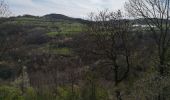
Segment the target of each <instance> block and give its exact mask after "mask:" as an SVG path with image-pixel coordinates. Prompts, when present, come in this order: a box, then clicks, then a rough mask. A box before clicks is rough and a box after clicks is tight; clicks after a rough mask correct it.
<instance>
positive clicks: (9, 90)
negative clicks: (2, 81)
mask: <svg viewBox="0 0 170 100" xmlns="http://www.w3.org/2000/svg"><path fill="white" fill-rule="evenodd" d="M0 100H24V99H23V96H22V92H21V91H20V90H19V89H18V88H14V87H10V86H1V87H0Z"/></svg>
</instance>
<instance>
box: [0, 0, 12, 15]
mask: <svg viewBox="0 0 170 100" xmlns="http://www.w3.org/2000/svg"><path fill="white" fill-rule="evenodd" d="M9 15H10V11H9V7H8V5H7V3H6V2H5V0H1V1H0V17H7V16H9Z"/></svg>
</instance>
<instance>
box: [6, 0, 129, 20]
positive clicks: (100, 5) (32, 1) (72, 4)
mask: <svg viewBox="0 0 170 100" xmlns="http://www.w3.org/2000/svg"><path fill="white" fill-rule="evenodd" d="M125 1H126V0H7V2H8V3H9V6H10V8H11V10H12V12H13V13H14V14H15V15H23V14H33V15H38V16H42V15H45V14H49V13H59V14H65V15H68V16H71V17H81V18H84V17H86V15H87V14H88V13H89V12H91V11H93V12H96V11H99V10H103V9H106V8H108V9H110V10H115V9H121V8H123V4H124V2H125Z"/></svg>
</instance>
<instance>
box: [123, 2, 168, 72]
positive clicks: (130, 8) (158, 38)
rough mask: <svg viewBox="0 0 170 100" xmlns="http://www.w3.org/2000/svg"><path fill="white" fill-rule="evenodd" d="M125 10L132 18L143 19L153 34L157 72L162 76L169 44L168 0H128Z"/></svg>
mask: <svg viewBox="0 0 170 100" xmlns="http://www.w3.org/2000/svg"><path fill="white" fill-rule="evenodd" d="M125 8H126V9H127V12H128V13H129V14H130V15H131V16H133V17H134V18H143V19H144V21H145V22H146V25H147V26H148V28H149V30H150V31H151V32H152V33H153V39H154V40H155V43H156V47H157V52H158V58H159V61H158V62H159V66H158V70H159V73H160V75H164V74H165V71H166V70H165V67H166V65H167V64H166V55H167V51H168V49H169V44H170V33H169V29H170V21H169V18H170V0H129V2H127V3H126V4H125Z"/></svg>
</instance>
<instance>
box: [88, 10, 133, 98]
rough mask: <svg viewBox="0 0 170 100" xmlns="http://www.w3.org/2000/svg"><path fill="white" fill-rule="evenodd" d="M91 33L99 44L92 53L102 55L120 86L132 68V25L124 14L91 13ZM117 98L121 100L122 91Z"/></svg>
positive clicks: (105, 11) (119, 12)
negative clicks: (130, 41)
mask: <svg viewBox="0 0 170 100" xmlns="http://www.w3.org/2000/svg"><path fill="white" fill-rule="evenodd" d="M89 18H90V19H91V21H92V22H91V24H90V29H89V31H90V32H91V35H92V36H94V38H95V42H96V44H97V47H96V49H93V50H92V52H93V53H94V54H96V55H100V56H101V59H103V61H102V63H104V64H105V66H106V65H107V66H112V67H111V70H110V71H113V72H114V82H115V86H118V85H119V83H121V82H122V81H123V80H124V79H126V78H127V77H128V75H129V71H130V67H131V59H130V56H131V52H130V43H129V35H130V34H129V32H130V27H131V23H130V22H129V21H128V20H125V19H124V17H123V15H122V12H121V11H120V10H118V11H117V12H109V11H108V10H104V11H101V12H99V13H98V14H94V13H91V14H90V17H89ZM116 97H117V99H118V100H121V97H120V91H119V90H117V91H116Z"/></svg>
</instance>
